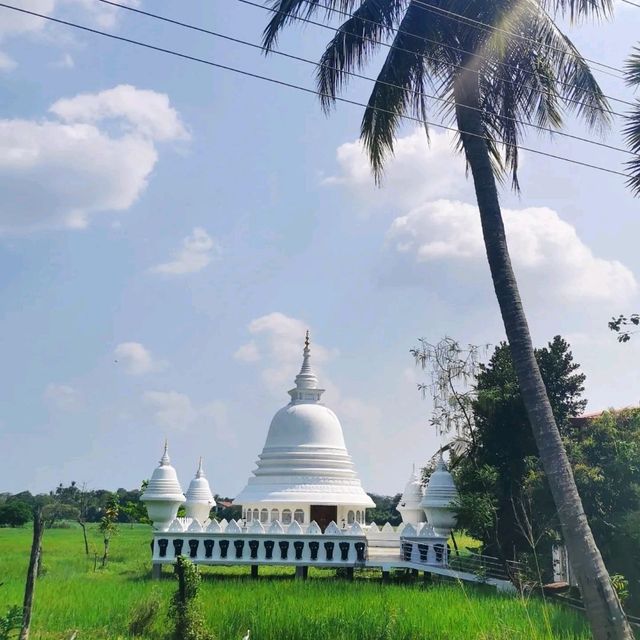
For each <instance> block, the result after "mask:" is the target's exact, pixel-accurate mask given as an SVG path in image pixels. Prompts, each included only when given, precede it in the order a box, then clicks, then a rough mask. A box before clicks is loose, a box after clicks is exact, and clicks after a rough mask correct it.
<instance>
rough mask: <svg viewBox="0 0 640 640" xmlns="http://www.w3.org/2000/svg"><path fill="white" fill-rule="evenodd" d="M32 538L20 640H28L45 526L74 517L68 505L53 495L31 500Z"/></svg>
mask: <svg viewBox="0 0 640 640" xmlns="http://www.w3.org/2000/svg"><path fill="white" fill-rule="evenodd" d="M31 508H32V517H33V537H32V540H31V552H30V554H29V566H28V568H27V579H26V581H25V587H24V601H23V604H22V627H21V629H20V636H19V638H20V640H29V631H30V628H31V613H32V611H33V598H34V595H35V588H36V580H37V578H38V576H39V575H40V564H41V562H42V538H43V536H44V531H45V528H46V527H47V524H48V525H49V526H52V525H53V523H54V522H55V520H57V519H60V518H66V517H68V516H70V515H71V516H73V515H75V512H74V511H73V509H72V508H70V507H69V506H68V505H61V504H60V503H59V502H58V501H57V500H56V498H55V496H53V495H48V496H47V495H42V496H36V497H34V498H33V504H32V507H31Z"/></svg>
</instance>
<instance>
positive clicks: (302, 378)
mask: <svg viewBox="0 0 640 640" xmlns="http://www.w3.org/2000/svg"><path fill="white" fill-rule="evenodd" d="M311 391H312V392H313V393H309V392H311ZM323 391H324V390H323V389H319V388H318V378H317V377H316V374H315V373H314V372H313V369H312V368H311V338H310V337H309V330H308V329H307V331H306V333H305V336H304V349H303V351H302V367H300V373H299V374H298V375H297V376H296V386H295V389H291V391H289V395H291V398H292V399H293V400H294V402H295V401H301V400H304V401H305V402H318V401H319V400H320V396H321V395H322V393H323ZM302 392H304V393H302Z"/></svg>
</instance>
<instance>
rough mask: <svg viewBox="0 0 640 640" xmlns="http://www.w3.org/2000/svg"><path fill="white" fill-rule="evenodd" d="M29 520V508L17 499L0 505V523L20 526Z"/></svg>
mask: <svg viewBox="0 0 640 640" xmlns="http://www.w3.org/2000/svg"><path fill="white" fill-rule="evenodd" d="M29 520H31V508H30V507H29V505H28V504H26V503H24V502H20V501H19V500H11V501H9V502H6V503H5V504H3V505H0V525H9V526H10V527H22V526H23V525H25V524H26V523H27V522H29Z"/></svg>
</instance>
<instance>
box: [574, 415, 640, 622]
mask: <svg viewBox="0 0 640 640" xmlns="http://www.w3.org/2000/svg"><path fill="white" fill-rule="evenodd" d="M574 422H577V424H575V426H574V427H573V428H572V429H571V430H570V432H569V435H568V438H567V451H568V454H569V458H570V460H571V463H572V465H573V468H574V473H575V477H576V482H577V483H578V488H579V490H580V495H582V496H583V500H584V504H585V511H586V513H587V516H588V518H589V521H590V522H591V526H592V528H593V533H594V535H595V537H596V540H597V542H598V546H599V547H600V549H601V550H602V555H603V556H604V559H605V561H606V563H607V566H608V567H609V569H610V570H611V571H613V572H615V573H618V574H624V576H625V577H626V578H627V579H628V580H629V592H630V600H629V603H628V605H627V606H628V607H629V610H630V611H632V612H633V613H636V614H637V613H638V612H640V409H623V410H621V411H605V412H603V413H602V414H601V415H599V416H596V417H593V418H585V419H583V420H579V421H574Z"/></svg>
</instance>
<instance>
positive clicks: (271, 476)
mask: <svg viewBox="0 0 640 640" xmlns="http://www.w3.org/2000/svg"><path fill="white" fill-rule="evenodd" d="M323 393H324V389H321V388H319V385H318V379H317V377H316V376H315V374H314V373H313V371H312V369H311V363H310V348H309V339H308V335H307V340H306V341H305V348H304V356H303V362H302V368H301V370H300V373H299V374H298V375H297V376H296V386H295V387H294V388H293V389H291V390H290V391H289V395H290V396H291V402H290V403H289V404H288V405H287V406H285V407H283V408H282V409H280V410H279V411H278V412H277V413H276V414H275V416H274V417H273V420H272V421H271V426H270V427H269V432H268V434H267V439H266V442H265V445H264V448H263V450H262V453H261V454H260V456H259V460H258V461H257V468H256V469H255V470H254V472H253V477H251V478H250V479H249V481H248V483H247V485H246V487H245V488H244V489H243V490H242V491H241V492H240V494H239V495H238V497H237V498H236V499H235V502H236V504H242V505H255V504H256V503H260V502H262V503H264V502H268V503H281V502H289V503H299V504H306V505H309V504H315V505H348V506H353V507H354V508H355V507H360V508H367V507H374V506H375V504H374V502H373V501H372V500H371V498H369V496H368V495H367V494H366V493H365V492H364V490H363V489H362V485H361V484H360V480H359V479H358V476H357V474H356V472H355V469H354V466H353V462H352V460H351V456H350V455H349V454H348V452H347V449H346V446H345V442H344V436H343V433H342V425H341V424H340V420H338V417H337V416H336V414H335V413H334V412H333V411H331V409H329V408H328V407H326V406H325V405H324V404H322V402H321V397H322V394H323Z"/></svg>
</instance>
